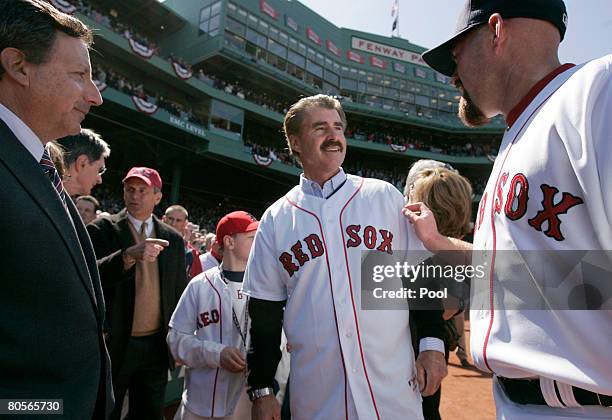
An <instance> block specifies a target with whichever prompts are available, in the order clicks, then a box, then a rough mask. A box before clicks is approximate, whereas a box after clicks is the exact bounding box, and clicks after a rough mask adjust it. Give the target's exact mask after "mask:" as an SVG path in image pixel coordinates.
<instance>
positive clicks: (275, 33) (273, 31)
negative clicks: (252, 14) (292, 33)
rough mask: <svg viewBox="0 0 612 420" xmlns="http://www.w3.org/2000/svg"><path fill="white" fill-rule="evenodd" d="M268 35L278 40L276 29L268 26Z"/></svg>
mask: <svg viewBox="0 0 612 420" xmlns="http://www.w3.org/2000/svg"><path fill="white" fill-rule="evenodd" d="M268 36H269V37H270V38H272V39H273V40H275V41H278V38H279V32H278V29H276V28H273V27H270V32H268Z"/></svg>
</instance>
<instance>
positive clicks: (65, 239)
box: [0, 0, 113, 419]
mask: <svg viewBox="0 0 612 420" xmlns="http://www.w3.org/2000/svg"><path fill="white" fill-rule="evenodd" d="M92 42H93V34H92V32H91V29H89V28H88V27H87V26H86V25H84V24H83V23H82V22H81V21H79V20H78V19H76V18H74V17H72V16H69V15H66V14H64V13H61V12H59V11H58V10H56V9H55V8H53V6H51V5H49V4H48V3H46V2H43V1H39V0H3V1H1V2H0V179H1V181H0V213H1V214H2V218H1V220H0V231H1V232H2V235H3V237H4V240H3V241H2V243H1V244H0V255H2V264H0V278H2V286H1V288H0V336H1V337H2V338H1V339H0V398H1V399H9V398H10V400H11V401H13V402H15V401H16V402H23V401H24V400H26V399H36V400H37V401H39V400H44V399H56V400H59V399H62V400H63V415H62V418H66V419H91V418H96V419H103V418H106V416H107V415H108V413H109V412H110V409H111V408H112V404H113V401H112V390H111V378H110V360H109V358H108V353H107V350H106V346H105V343H104V338H103V334H102V330H103V325H104V312H105V307H104V298H103V296H102V290H101V286H100V278H99V275H98V270H97V268H96V259H95V258H96V257H95V254H94V250H93V248H92V246H91V242H90V241H89V237H88V236H87V232H86V230H85V226H84V225H83V223H82V222H81V219H80V217H79V214H78V212H77V210H76V208H75V206H74V204H73V202H72V200H71V199H70V197H68V195H67V193H66V191H65V190H64V188H63V186H62V183H61V178H60V175H59V173H58V172H57V168H56V167H55V165H54V163H53V161H52V160H51V157H50V154H49V144H50V142H51V141H53V140H56V139H58V138H60V137H64V136H67V135H70V134H77V133H78V132H79V131H80V130H81V122H82V121H83V119H84V118H85V115H86V114H87V113H88V111H89V108H90V107H91V106H98V105H101V104H102V98H101V97H100V92H98V89H97V88H96V86H95V85H94V83H93V81H92V80H91V63H90V60H89V48H90V47H91V44H92ZM26 405H27V404H26ZM6 408H7V405H6V403H4V404H3V410H6ZM51 408H52V407H51ZM52 411H53V412H49V414H60V410H52ZM23 413H24V412H22V414H23ZM31 413H32V412H30V414H31Z"/></svg>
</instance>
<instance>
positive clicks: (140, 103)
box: [132, 96, 157, 115]
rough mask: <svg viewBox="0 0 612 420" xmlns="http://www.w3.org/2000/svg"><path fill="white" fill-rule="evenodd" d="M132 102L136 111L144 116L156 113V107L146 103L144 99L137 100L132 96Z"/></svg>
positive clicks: (137, 98) (136, 97)
mask: <svg viewBox="0 0 612 420" xmlns="http://www.w3.org/2000/svg"><path fill="white" fill-rule="evenodd" d="M132 102H134V106H136V109H137V110H139V111H140V112H142V113H144V114H149V115H151V114H153V113H154V112H155V111H157V105H155V104H152V103H150V102H147V101H145V100H144V99H141V98H139V97H138V96H132Z"/></svg>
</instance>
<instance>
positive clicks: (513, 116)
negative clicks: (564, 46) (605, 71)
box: [506, 63, 575, 127]
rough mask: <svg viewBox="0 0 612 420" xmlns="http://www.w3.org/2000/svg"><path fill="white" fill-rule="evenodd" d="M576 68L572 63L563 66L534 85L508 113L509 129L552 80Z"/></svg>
mask: <svg viewBox="0 0 612 420" xmlns="http://www.w3.org/2000/svg"><path fill="white" fill-rule="evenodd" d="M574 66H575V64H571V63H567V64H563V65H561V66H559V67H557V68H556V69H554V70H553V71H551V72H550V73H548V74H547V75H546V76H544V78H543V79H542V80H540V81H539V82H538V83H536V84H535V85H533V87H532V88H531V89H530V90H529V92H527V95H525V96H524V97H523V99H521V101H520V102H519V103H518V104H516V106H515V107H514V108H512V110H511V111H510V112H509V113H508V116H507V117H506V123H507V124H508V127H512V125H513V124H514V123H515V122H516V120H517V119H518V117H520V116H521V114H522V113H523V111H524V110H525V109H526V108H527V107H528V106H529V104H530V103H531V101H533V100H534V99H535V97H536V96H538V93H540V92H541V91H542V89H544V88H545V87H546V85H547V84H549V83H550V82H551V81H552V79H554V78H555V77H557V76H558V75H560V74H561V73H563V72H564V71H565V70H568V69H571V68H572V67H574Z"/></svg>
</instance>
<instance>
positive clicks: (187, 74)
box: [170, 60, 193, 80]
mask: <svg viewBox="0 0 612 420" xmlns="http://www.w3.org/2000/svg"><path fill="white" fill-rule="evenodd" d="M170 64H172V68H173V69H174V72H175V73H176V75H177V76H178V78H179V79H182V80H187V79H189V78H191V76H193V72H192V71H191V70H189V69H186V68H185V67H183V66H181V65H180V64H179V63H177V62H176V61H174V60H170Z"/></svg>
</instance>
